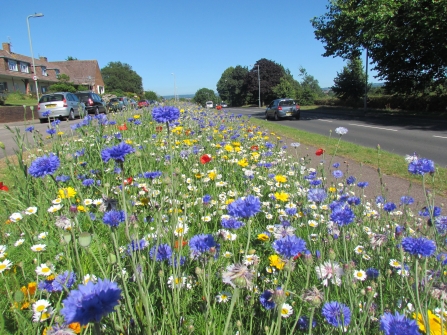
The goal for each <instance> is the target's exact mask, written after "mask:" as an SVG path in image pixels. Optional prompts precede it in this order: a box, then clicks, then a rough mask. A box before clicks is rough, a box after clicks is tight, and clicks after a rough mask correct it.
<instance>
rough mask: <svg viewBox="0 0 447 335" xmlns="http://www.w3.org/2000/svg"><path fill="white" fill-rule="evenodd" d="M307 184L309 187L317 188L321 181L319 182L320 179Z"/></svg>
mask: <svg viewBox="0 0 447 335" xmlns="http://www.w3.org/2000/svg"><path fill="white" fill-rule="evenodd" d="M309 184H310V185H311V186H318V185H321V180H320V179H315V180H311V181H310V182H309Z"/></svg>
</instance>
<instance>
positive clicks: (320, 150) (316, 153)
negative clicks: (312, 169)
mask: <svg viewBox="0 0 447 335" xmlns="http://www.w3.org/2000/svg"><path fill="white" fill-rule="evenodd" d="M323 152H324V149H321V148H320V149H318V150H317V151H315V155H317V156H321V155H322V154H323Z"/></svg>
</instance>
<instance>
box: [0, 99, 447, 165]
mask: <svg viewBox="0 0 447 335" xmlns="http://www.w3.org/2000/svg"><path fill="white" fill-rule="evenodd" d="M228 110H229V111H230V112H233V113H236V114H243V115H251V116H252V117H256V118H260V119H263V118H264V111H265V109H264V108H231V107H230V108H228ZM78 122H79V120H78V119H76V120H73V121H62V122H61V123H60V125H59V129H60V130H61V131H63V132H64V133H65V136H68V135H69V134H71V133H72V131H71V129H70V126H71V125H73V124H75V123H78ZM269 122H275V121H269ZM277 122H278V123H279V124H283V125H285V126H288V127H293V128H296V129H300V130H304V131H307V132H311V133H317V134H321V135H325V136H328V135H329V131H330V130H332V131H334V130H335V128H337V127H345V128H347V129H348V133H347V134H346V135H343V138H342V139H343V140H344V141H348V142H351V143H354V144H358V145H362V146H365V147H371V148H376V147H377V145H378V144H380V147H381V149H382V150H385V151H388V152H392V153H395V154H398V155H401V156H405V155H406V154H413V153H416V154H418V155H419V156H420V157H425V158H428V159H431V160H433V161H434V162H435V163H436V164H438V165H440V166H442V167H447V121H444V120H427V119H420V118H418V119H416V118H406V117H386V118H384V117H371V116H366V117H359V116H352V115H347V114H341V113H340V114H336V113H330V114H324V113H321V112H319V111H315V110H312V111H301V120H287V119H286V120H281V121H277ZM32 125H33V126H34V127H35V130H36V131H38V132H40V134H42V137H43V138H45V137H46V136H47V134H46V130H47V129H48V126H49V124H48V123H44V124H41V123H39V121H36V122H33V123H32ZM6 126H9V127H10V128H11V129H12V130H13V131H12V132H11V131H9V130H8V129H7V128H6ZM28 126H30V123H27V124H25V123H23V122H15V123H11V124H3V125H0V141H1V142H3V144H4V145H5V147H6V149H5V150H6V154H7V155H12V154H14V150H15V149H17V144H16V142H15V141H14V138H15V133H16V132H17V131H20V134H22V135H25V137H24V143H25V145H26V147H31V146H32V145H33V143H34V140H33V136H32V135H31V134H30V133H29V132H25V129H26V127H28ZM334 135H335V134H334V133H333V136H334ZM335 136H336V135H335ZM0 155H2V154H1V151H0ZM0 157H1V156H0Z"/></svg>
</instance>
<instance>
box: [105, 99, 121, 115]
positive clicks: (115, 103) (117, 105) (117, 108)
mask: <svg viewBox="0 0 447 335" xmlns="http://www.w3.org/2000/svg"><path fill="white" fill-rule="evenodd" d="M107 109H108V110H109V112H121V111H122V110H123V109H124V105H123V103H122V102H121V101H120V99H119V98H111V99H110V100H109V102H108V103H107Z"/></svg>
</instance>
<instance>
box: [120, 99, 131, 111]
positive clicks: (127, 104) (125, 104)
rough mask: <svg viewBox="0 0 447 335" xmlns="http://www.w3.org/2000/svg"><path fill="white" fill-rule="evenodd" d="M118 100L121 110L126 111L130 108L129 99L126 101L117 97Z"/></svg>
mask: <svg viewBox="0 0 447 335" xmlns="http://www.w3.org/2000/svg"><path fill="white" fill-rule="evenodd" d="M118 99H119V101H121V104H122V105H123V109H127V108H129V107H130V104H129V99H127V97H119V98H118Z"/></svg>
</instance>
